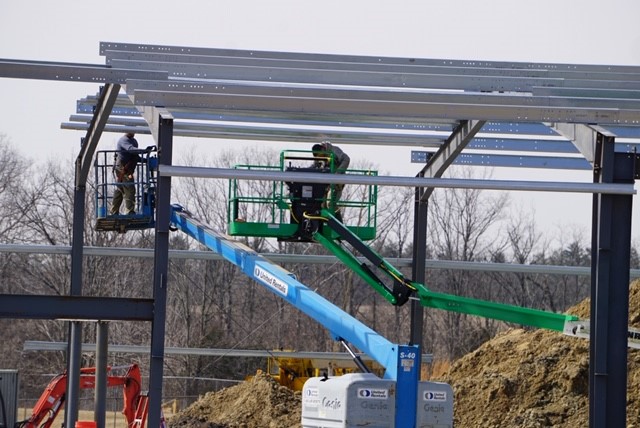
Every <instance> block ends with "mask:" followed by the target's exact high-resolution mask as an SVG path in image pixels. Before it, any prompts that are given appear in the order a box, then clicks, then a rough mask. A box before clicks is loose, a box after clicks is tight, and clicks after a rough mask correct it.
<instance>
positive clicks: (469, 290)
mask: <svg viewBox="0 0 640 428" xmlns="http://www.w3.org/2000/svg"><path fill="white" fill-rule="evenodd" d="M467 171H468V170H467ZM466 174H469V172H466ZM507 201H508V196H507V195H506V194H503V193H500V194H491V193H490V192H484V191H478V190H472V189H453V190H436V191H434V192H433V194H432V196H431V199H430V201H429V236H430V239H429V244H430V246H431V249H432V252H433V254H434V255H435V256H436V257H437V258H438V259H443V260H460V261H482V260H488V259H489V258H490V257H491V254H492V252H495V249H496V247H498V248H500V247H502V244H501V243H500V242H496V239H495V238H496V236H498V235H497V231H496V230H494V231H493V232H492V229H495V228H496V227H497V225H498V221H499V220H500V219H501V216H502V215H503V210H504V208H505V206H506V204H507ZM428 282H430V284H429V285H430V286H432V288H433V289H434V290H436V291H443V292H446V293H450V294H454V295H458V296H467V297H475V298H487V297H489V296H491V293H490V290H489V289H488V287H487V286H483V285H482V283H481V281H480V278H479V275H477V274H476V273H470V272H461V271H453V270H446V271H439V272H437V273H434V274H432V275H431V276H430V279H429V280H428ZM429 315H430V317H429V320H430V323H429V324H428V325H430V327H431V329H432V331H434V337H435V336H436V335H437V339H436V343H441V344H442V346H443V349H444V354H445V355H446V356H447V357H449V358H457V357H459V356H461V355H463V354H465V353H467V352H469V351H470V350H472V349H474V348H475V347H477V346H478V345H479V344H481V343H482V342H483V341H484V340H486V339H488V338H489V337H491V335H492V334H493V333H495V331H496V328H497V325H496V322H495V321H493V320H490V319H483V318H476V319H471V317H469V316H467V315H464V314H461V313H457V312H446V313H440V314H437V315H435V314H433V316H431V315H432V314H431V313H430V312H429Z"/></svg>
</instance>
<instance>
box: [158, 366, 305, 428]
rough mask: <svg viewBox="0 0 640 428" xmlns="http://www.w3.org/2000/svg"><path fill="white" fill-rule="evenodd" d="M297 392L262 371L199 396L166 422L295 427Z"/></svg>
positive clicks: (201, 426)
mask: <svg viewBox="0 0 640 428" xmlns="http://www.w3.org/2000/svg"><path fill="white" fill-rule="evenodd" d="M301 419H302V401H301V399H300V394H299V393H294V392H293V391H291V390H290V389H288V388H285V387H284V386H281V385H280V384H279V383H277V382H276V381H275V380H274V379H273V378H271V377H270V376H269V375H266V374H264V373H260V374H257V375H256V376H255V377H254V378H253V379H251V380H249V381H246V382H242V383H240V384H238V385H236V386H232V387H230V388H225V389H223V390H221V391H218V392H209V393H207V394H206V395H205V396H204V397H203V398H201V399H200V400H198V401H196V402H195V403H193V404H192V405H191V406H189V407H187V408H186V409H184V410H183V411H182V412H180V413H178V414H177V415H176V416H174V417H173V418H171V419H170V420H169V421H168V426H169V427H170V428H175V427H190V428H299V427H300V426H301V425H300V421H301Z"/></svg>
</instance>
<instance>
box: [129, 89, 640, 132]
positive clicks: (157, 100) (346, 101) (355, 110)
mask: <svg viewBox="0 0 640 428" xmlns="http://www.w3.org/2000/svg"><path fill="white" fill-rule="evenodd" d="M353 95H354V96H355V94H353ZM134 100H135V104H137V105H142V106H164V107H166V108H168V109H172V108H181V109H185V108H190V109H220V110H226V111H228V112H238V111H244V112H250V113H252V114H255V115H261V116H265V117H287V116H290V115H299V116H302V117H312V116H313V115H317V114H320V115H326V116H327V117H330V118H334V120H336V121H337V120H339V119H340V118H342V117H343V115H353V116H356V117H359V118H361V119H362V118H364V117H366V118H368V119H369V120H372V119H374V118H387V119H391V118H414V119H418V118H433V119H458V120H460V119H473V120H499V121H515V122H549V121H552V120H553V121H556V122H561V123H564V122H568V123H574V122H575V123H599V124H618V125H619V124H635V123H638V120H639V118H640V110H620V109H617V108H588V107H585V108H581V107H575V108H574V107H552V106H548V107H543V106H537V107H531V106H525V105H483V104H464V103H459V104H458V103H451V102H444V103H443V102H428V101H427V102H424V101H386V100H372V99H357V98H343V99H336V98H305V97H295V96H267V95H265V96H259V97H253V96H247V95H237V94H227V93H215V94H209V93H194V92H177V91H176V92H160V91H147V90H139V91H135V94H134Z"/></svg>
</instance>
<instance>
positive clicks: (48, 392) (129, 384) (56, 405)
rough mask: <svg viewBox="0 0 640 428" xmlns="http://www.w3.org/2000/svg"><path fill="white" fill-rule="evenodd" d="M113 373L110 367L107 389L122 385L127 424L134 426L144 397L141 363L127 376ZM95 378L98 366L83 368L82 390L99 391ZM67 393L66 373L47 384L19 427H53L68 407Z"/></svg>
mask: <svg viewBox="0 0 640 428" xmlns="http://www.w3.org/2000/svg"><path fill="white" fill-rule="evenodd" d="M111 370H112V368H111V367H107V386H110V387H113V386H120V385H122V387H123V395H124V407H123V409H122V413H123V414H124V415H125V418H126V419H127V423H128V424H129V425H131V423H132V422H133V421H134V419H135V412H136V406H137V404H138V399H139V398H140V391H141V383H142V379H141V375H140V368H139V367H138V365H137V364H132V365H131V366H129V368H128V370H127V372H126V374H125V375H123V376H114V375H111V374H110V373H111ZM95 375H96V369H95V367H85V368H82V369H80V388H81V389H88V388H95V386H96V376H95ZM66 390H67V373H66V372H64V373H61V374H59V375H57V376H55V377H54V378H53V379H51V382H49V385H47V387H46V388H45V390H44V392H43V393H42V395H41V396H40V399H39V400H38V402H37V403H36V405H35V406H34V407H33V412H32V414H31V417H30V418H29V419H26V420H24V421H21V422H18V423H17V424H16V425H17V426H18V427H20V428H49V427H50V426H51V424H53V421H54V420H55V418H56V416H57V415H58V413H59V412H60V410H61V408H62V405H63V404H64V400H65V398H66V397H65V394H66Z"/></svg>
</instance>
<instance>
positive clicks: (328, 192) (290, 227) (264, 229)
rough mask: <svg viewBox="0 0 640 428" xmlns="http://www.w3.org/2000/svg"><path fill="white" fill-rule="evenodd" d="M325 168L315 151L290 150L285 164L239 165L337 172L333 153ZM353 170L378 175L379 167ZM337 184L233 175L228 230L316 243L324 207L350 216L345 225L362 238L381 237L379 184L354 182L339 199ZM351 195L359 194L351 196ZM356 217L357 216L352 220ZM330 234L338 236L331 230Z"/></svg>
mask: <svg viewBox="0 0 640 428" xmlns="http://www.w3.org/2000/svg"><path fill="white" fill-rule="evenodd" d="M323 159H325V160H326V162H325V163H324V165H325V166H324V167H318V166H316V165H314V164H315V163H316V161H317V157H316V158H314V155H313V153H312V152H311V151H305V150H285V151H283V152H282V153H281V154H280V163H279V165H277V166H275V165H267V166H265V165H236V166H235V168H236V169H245V170H253V171H272V172H273V171H277V172H306V173H309V172H311V173H336V171H335V168H334V164H333V156H332V155H331V154H330V153H327V154H326V156H324V157H323ZM339 173H344V174H347V175H372V176H375V175H377V171H371V170H357V169H348V170H346V171H340V172H339ZM336 186H338V185H336V184H324V183H304V182H286V183H285V182H281V181H267V180H264V181H258V182H257V183H256V181H249V180H243V179H231V180H229V209H228V211H227V212H228V215H227V223H228V233H229V235H232V236H257V237H268V238H277V239H278V240H281V241H296V242H313V241H314V239H313V237H312V235H313V232H315V231H317V228H318V227H320V228H321V227H322V224H321V223H322V222H318V221H314V220H313V216H315V215H318V214H319V212H320V210H321V209H322V208H328V209H329V210H331V212H333V213H336V214H337V217H339V218H341V219H345V220H344V221H345V226H346V227H347V228H348V229H349V230H350V231H352V232H353V233H354V234H355V235H356V236H358V237H359V238H360V239H361V240H364V241H370V240H372V239H374V238H375V237H376V214H377V197H378V194H377V186H376V185H361V184H359V185H348V186H347V188H346V190H345V192H343V196H342V198H341V200H339V201H337V200H335V196H334V195H335V189H336ZM345 195H358V197H357V198H356V197H355V196H351V197H346V196H345ZM351 219H355V220H351ZM323 233H326V234H327V235H328V236H327V237H329V238H335V237H337V236H333V235H335V233H334V232H332V231H331V230H329V229H327V230H326V232H323Z"/></svg>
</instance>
